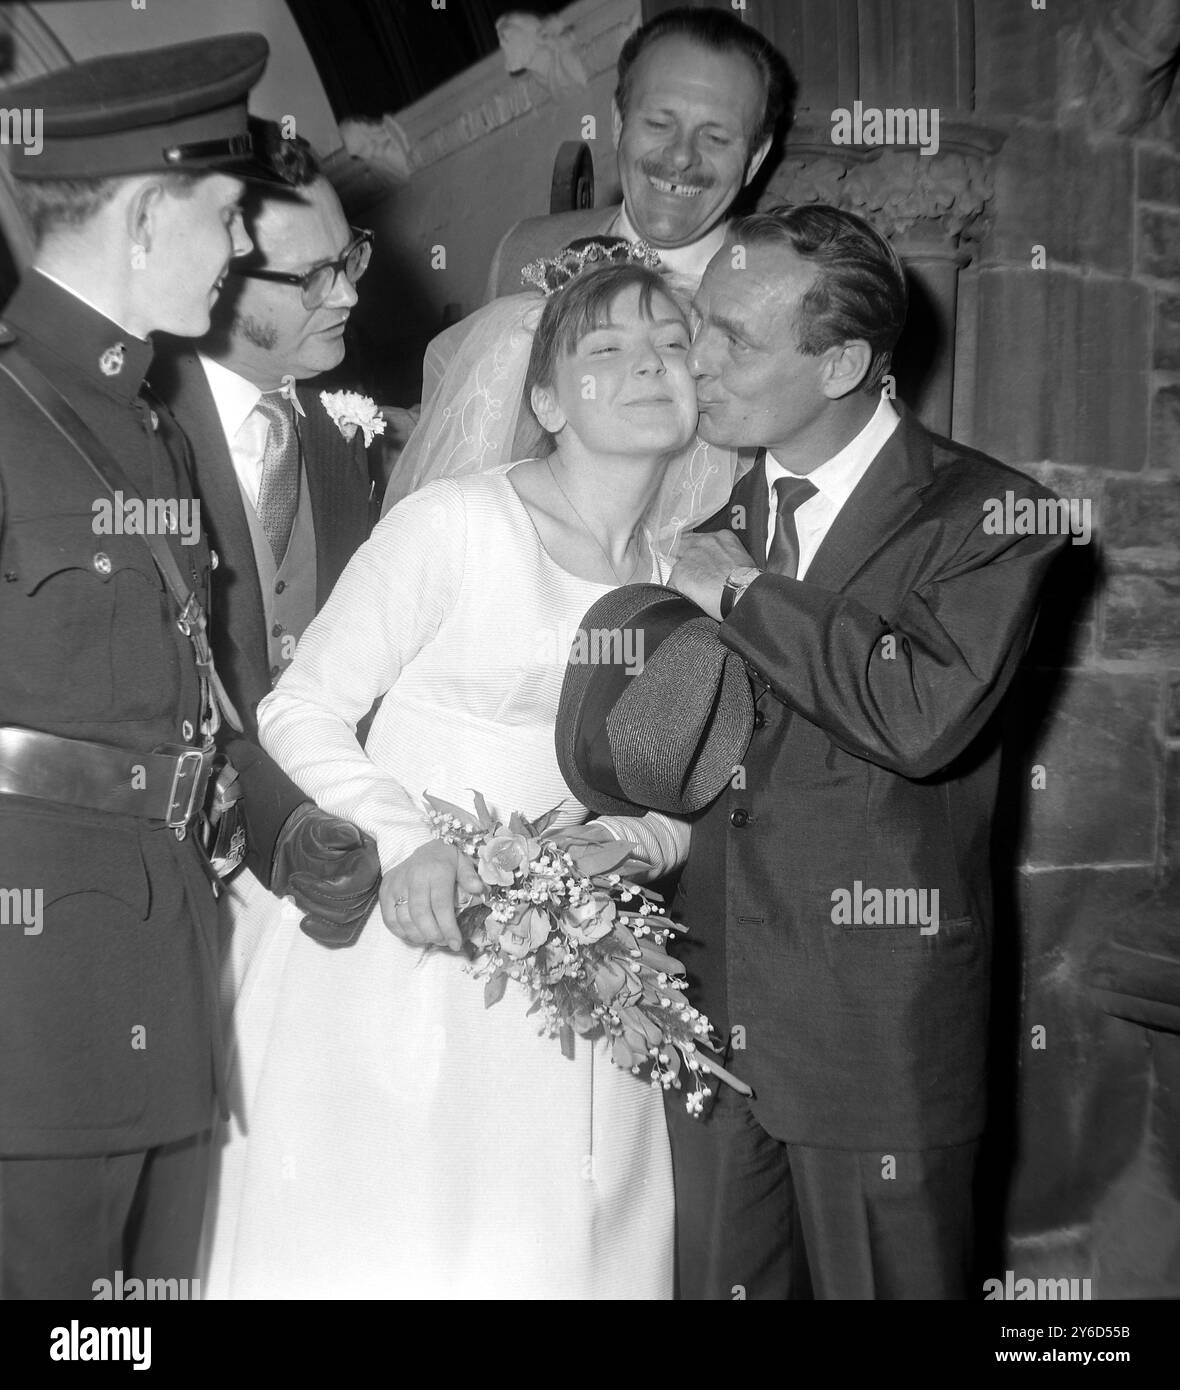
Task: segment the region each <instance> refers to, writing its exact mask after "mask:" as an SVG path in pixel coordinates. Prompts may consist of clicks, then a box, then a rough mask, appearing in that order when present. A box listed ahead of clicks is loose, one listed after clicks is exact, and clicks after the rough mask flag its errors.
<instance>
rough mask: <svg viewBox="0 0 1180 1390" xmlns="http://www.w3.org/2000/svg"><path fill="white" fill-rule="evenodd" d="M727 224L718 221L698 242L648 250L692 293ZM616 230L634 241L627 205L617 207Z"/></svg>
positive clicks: (635, 234)
mask: <svg viewBox="0 0 1180 1390" xmlns="http://www.w3.org/2000/svg"><path fill="white" fill-rule="evenodd" d="M728 225H729V224H728V223H726V222H718V224H717V225H716V226H715V227H714V228H713V230H712V231H710V232H706V233H705V235H704V236H703V237H701V239H700V240H699V241H691V242H689V244H688V245H687V246H671V247H664V246H653V247H652V250H653V251H655V252H656V254H657V255H658V256H659V258H660V263H661V264H662V265H663V266H664V268H665V269H666V270H670V271H671V272H672V274H673V275H674V276H676V277H677V278H678V279H681V280H685V281H690V282H691V283H692V286H693V292H694V293H695V292H696V290H697V288H698V287H699V285H700V283H701V280H702V278H703V276H704V274H705V267H706V266H707V265H708V264H709V262H710V261H711V260H712V259H713V257H714V255H715V254H716V253H717V252H718V251H720V250H721V248H722V246H724V245H725V229H726V227H727V226H728ZM616 231H617V233H618V235H619V236H623V237H626V238H627V240H628V241H638V240H639V239H640V236H639V233H638V232H637V231H636V230H635V224H634V223H633V222H632V221H631V219H630V218H629V217H628V216H627V205H626V204H625V203H624V204H623V206H622V207H621V208H620V209H619V215H618V218H617V219H616Z"/></svg>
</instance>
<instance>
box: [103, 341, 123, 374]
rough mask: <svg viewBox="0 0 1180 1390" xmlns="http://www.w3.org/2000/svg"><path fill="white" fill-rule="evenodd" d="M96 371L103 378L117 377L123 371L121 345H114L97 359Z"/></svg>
mask: <svg viewBox="0 0 1180 1390" xmlns="http://www.w3.org/2000/svg"><path fill="white" fill-rule="evenodd" d="M98 369H99V371H100V372H102V374H103V376H118V375H119V373H120V372H121V371H122V370H123V344H122V343H115V344H114V346H113V347H109V348H107V350H106V352H104V353H103V355H102V356H101V357H100V358H99V359H98Z"/></svg>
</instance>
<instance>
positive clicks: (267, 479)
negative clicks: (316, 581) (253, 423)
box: [254, 391, 299, 565]
mask: <svg viewBox="0 0 1180 1390" xmlns="http://www.w3.org/2000/svg"><path fill="white" fill-rule="evenodd" d="M254 409H255V410H256V411H257V412H258V414H259V415H261V416H262V418H263V419H264V420H265V421H266V424H267V431H266V448H265V449H264V450H263V454H262V483H261V485H260V486H259V489H258V507H257V511H258V520H259V521H261V522H262V531H263V534H264V535H265V536H266V539H267V540H268V541H269V542H270V548H271V550H272V552H273V553H274V557H275V564H276V565H281V564H282V563H283V556H284V555H285V554H286V553H287V542H288V541H289V540H290V539H291V527H292V526H294V524H295V511H296V509H297V507H298V505H299V440H298V439H297V437H296V435H295V419H294V416H293V415H292V413H291V405H290V402H289V401H288V400H287V399H286V398H285V397H284V396H282V395H280V394H279V393H278V392H277V391H272V392H269V393H268V394H267V395H264V396H263V397H262V398H261V400H259V402H258V404H257V405H256V406H255V407H254Z"/></svg>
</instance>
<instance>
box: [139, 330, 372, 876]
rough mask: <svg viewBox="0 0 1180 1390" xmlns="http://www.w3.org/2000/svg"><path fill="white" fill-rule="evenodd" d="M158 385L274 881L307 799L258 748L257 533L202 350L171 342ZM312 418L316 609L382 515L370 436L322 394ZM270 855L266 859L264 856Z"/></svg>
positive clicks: (241, 761) (315, 394)
mask: <svg viewBox="0 0 1180 1390" xmlns="http://www.w3.org/2000/svg"><path fill="white" fill-rule="evenodd" d="M152 383H153V385H154V387H155V389H156V390H157V391H158V392H159V394H160V395H161V396H162V397H163V399H164V400H165V401H167V403H168V405H169V407H170V409H171V411H172V413H173V415H174V416H175V417H176V420H177V422H178V423H179V424H180V426H181V428H182V429H183V430H184V432H185V434H186V435H187V436H188V439H189V442H190V444H191V445H192V450H193V455H194V467H195V474H196V477H195V481H196V488H195V490H196V492H197V494H198V495H199V497H200V499H201V520H202V523H203V525H204V527H205V530H206V532H207V534H208V536H209V539H210V544H211V545H212V546H213V549H214V550H215V551H216V553H217V556H218V561H219V563H218V567H217V570H216V573H215V574H214V578H213V613H212V623H211V626H212V645H213V654H214V658H215V660H216V662H217V669H218V672H219V673H220V675H221V678H222V680H223V681H224V682H225V685H226V689H227V690H228V692H229V695H230V698H231V699H232V700H233V702H234V704H235V705H236V706H237V709H238V712H239V714H241V716H242V720H243V723H244V724H245V731H246V736H247V737H246V738H245V739H241V740H237V741H236V742H235V743H233V744H232V745H231V747H230V756H231V757H232V759H233V762H234V765H235V767H237V768H239V770H240V771H241V772H242V775H243V784H244V787H245V790H246V796H247V798H248V801H249V829H250V832H251V838H252V840H253V841H254V850H253V851H252V853H251V854H250V855H249V856H248V857H247V863H248V864H249V865H250V867H251V868H252V869H253V870H254V872H255V873H256V874H257V875H258V876H259V878H261V879H262V881H263V882H264V883H267V882H269V878H270V857H269V856H270V852H271V851H272V849H273V844H274V838H275V835H276V834H277V832H278V830H279V829H280V828H281V826H282V823H283V821H285V820H286V818H287V816H288V815H290V813H291V811H292V810H294V808H295V807H296V806H297V805H299V803H300V802H303V801H306V800H307V797H306V796H305V795H304V793H303V792H301V791H300V790H299V788H298V787H296V785H295V784H294V783H293V782H292V781H291V780H290V779H289V778H288V777H287V776H286V775H285V774H284V773H283V772H282V771H281V770H280V769H279V767H278V765H277V764H276V763H274V761H273V760H272V759H270V758H269V757H268V756H267V755H266V754H265V753H264V752H263V751H262V749H261V748H260V747H259V745H258V742H257V738H258V723H257V709H258V702H259V701H260V700H261V699H262V697H263V696H264V695H266V694H268V693H269V691H270V688H271V682H270V671H269V667H268V664H267V642H266V626H265V617H264V608H263V603H262V588H261V585H260V582H259V578H258V567H257V565H256V563H255V560H254V547H253V544H252V543H251V540H250V528H249V524H248V522H247V520H246V512H245V507H244V504H243V501H242V495H241V491H240V489H239V487H238V481H237V474H236V473H235V472H234V466H233V460H232V459H231V458H230V453H229V446H228V444H227V443H226V439H225V434H224V432H223V430H222V428H221V421H220V419H219V418H218V415H217V407H216V405H215V403H214V400H213V393H212V391H210V389H209V383H208V379H207V378H206V376H205V371H204V368H203V367H202V366H201V363H200V360H199V359H198V357H197V353H196V350H195V349H194V348H193V346H192V345H191V344H189V343H183V342H177V341H175V340H172V341H170V342H166V343H165V344H164V346H163V349H162V351H161V352H160V354H159V355H158V356H157V359H156V362H155V364H154V365H153V368H152ZM298 396H299V403H300V405H301V406H302V407H303V410H304V412H305V414H304V416H303V417H301V418H300V421H299V429H300V436H301V439H302V444H303V453H304V460H305V463H306V468H307V484H308V491H309V493H310V496H311V510H312V518H313V521H314V524H315V535H316V608H317V610H318V609H319V608H321V607H322V606H323V604H324V601H325V600H326V599H327V597H328V595H329V594H330V593H331V592H332V587H333V585H334V584H335V583H336V581H337V580H338V579H339V578H340V575H341V573H342V571H343V569H344V567H345V565H346V564H347V563H348V561H349V560H350V559H351V557H352V554H353V552H354V551H355V550H356V549H357V547H358V546H359V545H360V544H361V542H362V541H364V540H365V538H366V537H367V536H368V534H369V531H370V529H371V528H372V524H373V518H374V515H375V510H374V505H373V502H372V500H371V497H370V492H371V489H372V484H371V482H370V478H369V469H368V462H367V459H366V455H365V451H364V448H363V446H362V440H361V435H360V434H359V433H358V434H357V435H356V436H354V438H353V440H352V443H351V444H349V443H346V442H345V440H344V437H343V435H341V433H340V431H339V430H338V429H337V427H336V425H335V424H334V423H333V422H332V420H331V419H330V417H329V416H328V414H327V412H326V411H325V410H324V407H323V405H322V404H321V402H320V397H319V391H318V389H317V388H316V387H315V385H314V384H313V385H310V386H306V387H302V386H301V387H299V388H298ZM259 851H261V852H259Z"/></svg>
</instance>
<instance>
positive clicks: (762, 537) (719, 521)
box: [695, 449, 770, 567]
mask: <svg viewBox="0 0 1180 1390" xmlns="http://www.w3.org/2000/svg"><path fill="white" fill-rule="evenodd" d="M742 452H743V451H739V467H740V466H741V457H742ZM765 460H766V450H765V449H758V450H757V451H756V452H755V453H754V461H753V463H752V465H751V466H750V468H749V469H747V471H746V472H745V473H744V474H743V475H742V477H741V478H739V479H738V482H737V483H736V484H735V486H734V489H733V491H732V492H731V493H730V494H729V500H728V501H727V502H726V504H725V506H724V507H722V508H721V510H720V511H717V512H714V513H713V515H712V516H711V517H709V519H708V520H707V521H702V522H701V524H700V525H699V526H697V527H696V528H695V529H696V530H697V531H732V532H733V533H734V535H735V536H737V538H738V540H740V541H741V543H742V544H743V545H744V546H745V547H746V549H747V550H748V551H749V552H750V555H751V556H752V557H753V560H754V563H755V564H756V565H758V566H759V567H761V566H762V565H764V564H765V563H766V522H767V516H768V513H769V511H770V502H769V498H768V496H767V490H766V469H765V468H764V467H763V464H764V463H765ZM739 508H740V511H739V510H738V509H739ZM735 517H736V519H737V524H735Z"/></svg>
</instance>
